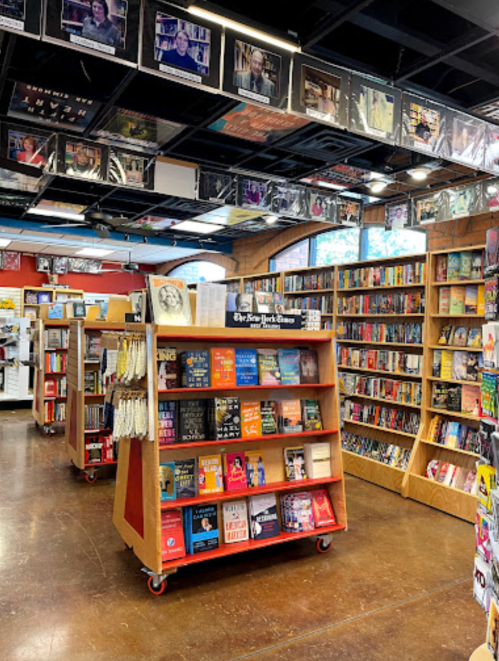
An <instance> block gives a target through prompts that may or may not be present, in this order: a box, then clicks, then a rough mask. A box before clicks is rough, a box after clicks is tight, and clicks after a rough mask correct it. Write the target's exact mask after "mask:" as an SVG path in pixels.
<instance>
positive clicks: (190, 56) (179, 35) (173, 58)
mask: <svg viewBox="0 0 499 661" xmlns="http://www.w3.org/2000/svg"><path fill="white" fill-rule="evenodd" d="M210 44H211V30H209V29H208V28H205V27H202V26H201V25H197V24H196V23H190V22H188V21H185V20H183V19H180V18H175V16H170V15H169V14H164V13H162V12H159V11H158V12H156V38H155V42H154V57H155V59H156V61H157V62H164V63H165V64H169V65H171V66H172V67H176V68H179V69H185V70H186V71H192V72H194V73H199V74H201V75H202V76H208V75H209V73H210Z"/></svg>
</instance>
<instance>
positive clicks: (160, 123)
mask: <svg viewBox="0 0 499 661" xmlns="http://www.w3.org/2000/svg"><path fill="white" fill-rule="evenodd" d="M182 128H183V126H181V125H180V124H175V123H174V122H168V121H166V120H164V119H159V117H153V116H151V115H144V114H142V113H139V112H134V111H133V110H126V109H125V108H113V109H112V110H111V112H110V113H109V114H108V115H107V116H106V117H105V119H104V120H103V122H102V124H101V125H100V126H99V127H98V128H97V130H96V131H95V135H96V136H97V137H99V138H104V139H105V140H107V141H109V142H111V143H112V144H113V143H117V144H120V143H123V144H128V145H131V146H133V147H139V148H140V149H143V150H144V151H146V150H147V151H156V150H157V149H159V148H160V147H162V146H163V145H164V144H166V143H167V142H168V140H170V139H171V138H173V137H174V136H175V135H177V133H178V132H179V131H180V130H181V129H182Z"/></svg>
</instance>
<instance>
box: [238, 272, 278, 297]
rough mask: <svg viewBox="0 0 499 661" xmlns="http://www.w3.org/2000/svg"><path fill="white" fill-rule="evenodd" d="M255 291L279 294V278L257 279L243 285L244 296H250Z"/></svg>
mask: <svg viewBox="0 0 499 661" xmlns="http://www.w3.org/2000/svg"><path fill="white" fill-rule="evenodd" d="M255 291H265V292H280V291H281V278H280V276H275V277H272V278H259V279H258V280H249V281H248V282H245V283H244V293H245V294H251V293H253V292H255Z"/></svg>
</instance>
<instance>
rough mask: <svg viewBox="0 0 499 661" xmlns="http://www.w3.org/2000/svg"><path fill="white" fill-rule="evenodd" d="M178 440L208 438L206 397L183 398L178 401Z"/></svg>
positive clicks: (188, 441) (186, 440)
mask: <svg viewBox="0 0 499 661" xmlns="http://www.w3.org/2000/svg"><path fill="white" fill-rule="evenodd" d="M178 405H179V410H178V442H179V443H191V442H195V441H207V440H208V424H207V423H208V420H207V401H206V399H185V400H184V399H183V400H180V401H179V402H178Z"/></svg>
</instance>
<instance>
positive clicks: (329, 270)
mask: <svg viewBox="0 0 499 661" xmlns="http://www.w3.org/2000/svg"><path fill="white" fill-rule="evenodd" d="M281 282H282V284H283V296H284V299H285V304H286V308H287V309H298V310H319V311H320V312H321V316H322V317H323V318H322V319H321V328H322V329H324V330H333V327H334V325H333V318H334V300H335V298H334V292H335V289H334V287H335V285H334V283H335V267H333V266H310V267H307V268H300V269H293V270H289V271H283V273H282V277H281Z"/></svg>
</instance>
